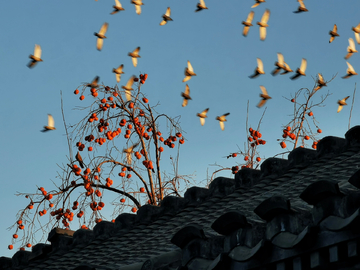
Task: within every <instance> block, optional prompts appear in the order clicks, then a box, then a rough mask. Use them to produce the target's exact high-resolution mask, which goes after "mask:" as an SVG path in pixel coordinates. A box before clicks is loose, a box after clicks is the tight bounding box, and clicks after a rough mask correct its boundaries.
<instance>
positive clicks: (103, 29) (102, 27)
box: [99, 23, 109, 35]
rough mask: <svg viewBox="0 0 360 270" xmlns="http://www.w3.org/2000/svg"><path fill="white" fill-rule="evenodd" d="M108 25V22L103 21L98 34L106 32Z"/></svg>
mask: <svg viewBox="0 0 360 270" xmlns="http://www.w3.org/2000/svg"><path fill="white" fill-rule="evenodd" d="M108 26H109V24H108V23H104V24H103V25H102V26H101V28H100V32H99V34H100V35H105V33H106V31H107V29H108Z"/></svg>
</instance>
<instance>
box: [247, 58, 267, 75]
mask: <svg viewBox="0 0 360 270" xmlns="http://www.w3.org/2000/svg"><path fill="white" fill-rule="evenodd" d="M256 60H257V67H256V69H255V73H254V74H253V75H251V76H249V78H251V79H253V78H256V77H257V76H259V75H260V74H265V72H264V65H263V62H262V61H261V59H260V58H256Z"/></svg>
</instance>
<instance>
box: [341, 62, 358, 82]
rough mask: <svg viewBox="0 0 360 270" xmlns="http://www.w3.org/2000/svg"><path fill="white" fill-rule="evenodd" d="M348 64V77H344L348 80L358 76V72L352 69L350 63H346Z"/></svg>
mask: <svg viewBox="0 0 360 270" xmlns="http://www.w3.org/2000/svg"><path fill="white" fill-rule="evenodd" d="M346 64H347V65H348V68H347V70H346V75H345V76H344V77H342V78H343V79H347V78H350V77H351V76H353V75H358V74H357V73H356V72H355V69H354V68H353V67H352V65H350V64H349V62H346Z"/></svg>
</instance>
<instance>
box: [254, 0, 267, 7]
mask: <svg viewBox="0 0 360 270" xmlns="http://www.w3.org/2000/svg"><path fill="white" fill-rule="evenodd" d="M261 3H265V0H255V4H254V5H252V6H251V8H254V7H257V6H258V5H260V4H261Z"/></svg>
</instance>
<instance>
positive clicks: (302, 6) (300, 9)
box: [294, 0, 308, 13]
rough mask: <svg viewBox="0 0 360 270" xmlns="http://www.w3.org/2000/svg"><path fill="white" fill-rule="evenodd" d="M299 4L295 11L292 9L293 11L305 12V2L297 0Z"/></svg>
mask: <svg viewBox="0 0 360 270" xmlns="http://www.w3.org/2000/svg"><path fill="white" fill-rule="evenodd" d="M298 2H299V4H300V6H299V7H298V9H297V11H294V13H300V12H305V11H308V10H307V9H306V7H305V4H304V2H303V0H298Z"/></svg>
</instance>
